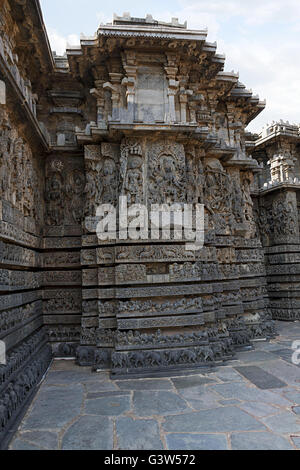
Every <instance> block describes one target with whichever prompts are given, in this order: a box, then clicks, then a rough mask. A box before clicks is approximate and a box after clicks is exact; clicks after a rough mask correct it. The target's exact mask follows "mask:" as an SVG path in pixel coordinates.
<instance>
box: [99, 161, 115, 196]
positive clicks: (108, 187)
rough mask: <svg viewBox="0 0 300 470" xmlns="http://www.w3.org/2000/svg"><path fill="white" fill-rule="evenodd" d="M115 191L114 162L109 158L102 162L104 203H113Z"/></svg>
mask: <svg viewBox="0 0 300 470" xmlns="http://www.w3.org/2000/svg"><path fill="white" fill-rule="evenodd" d="M116 191H117V176H116V164H115V162H114V160H112V159H111V158H106V159H105V160H104V163H103V196H102V202H103V203H104V204H115V202H116Z"/></svg>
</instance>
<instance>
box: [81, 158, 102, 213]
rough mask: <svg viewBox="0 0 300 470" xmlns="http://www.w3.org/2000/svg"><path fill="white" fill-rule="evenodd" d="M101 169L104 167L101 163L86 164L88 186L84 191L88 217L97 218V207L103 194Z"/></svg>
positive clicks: (91, 161) (86, 185)
mask: <svg viewBox="0 0 300 470" xmlns="http://www.w3.org/2000/svg"><path fill="white" fill-rule="evenodd" d="M101 169H102V165H101V163H100V162H99V161H93V160H90V161H88V162H87V163H86V184H85V188H84V191H83V193H84V195H85V215H86V216H91V217H93V216H95V215H96V207H97V206H98V204H100V200H101V196H102V193H103V183H102V178H101Z"/></svg>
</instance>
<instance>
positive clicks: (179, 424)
mask: <svg viewBox="0 0 300 470" xmlns="http://www.w3.org/2000/svg"><path fill="white" fill-rule="evenodd" d="M163 427H164V429H165V431H166V432H174V431H176V430H177V429H180V430H181V432H197V433H214V432H220V433H222V432H231V431H263V430H265V427H264V426H263V425H262V424H261V423H259V422H258V421H257V420H256V419H254V418H252V417H251V416H249V415H248V414H247V413H245V412H244V411H242V410H239V409H238V408H235V407H226V408H222V407H221V408H216V409H213V410H204V411H199V412H195V413H192V414H187V413H185V414H181V415H178V416H167V417H166V419H165V423H164V425H163Z"/></svg>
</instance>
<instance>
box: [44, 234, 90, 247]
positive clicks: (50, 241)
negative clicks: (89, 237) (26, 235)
mask: <svg viewBox="0 0 300 470" xmlns="http://www.w3.org/2000/svg"><path fill="white" fill-rule="evenodd" d="M43 248H44V249H46V250H49V249H70V248H81V237H78V238H76V237H47V238H44V239H43Z"/></svg>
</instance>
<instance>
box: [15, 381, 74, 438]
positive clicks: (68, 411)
mask: <svg viewBox="0 0 300 470" xmlns="http://www.w3.org/2000/svg"><path fill="white" fill-rule="evenodd" d="M66 397H68V406H66V402H65V400H66ZM82 400H83V387H82V386H81V385H77V384H75V385H72V386H68V387H67V386H66V387H57V386H53V387H46V388H44V389H43V390H42V391H41V393H40V400H39V402H38V403H37V404H36V405H33V410H32V412H31V414H30V416H29V417H28V418H27V419H25V421H24V423H23V425H22V430H23V431H25V430H26V431H27V430H28V431H32V430H43V429H60V428H61V427H63V426H66V425H67V424H68V423H71V421H72V420H73V419H74V418H76V416H78V415H79V413H80V409H81V406H82ZM58 403H61V405H60V407H59V408H60V413H59V414H58V413H56V409H57V406H58Z"/></svg>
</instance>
